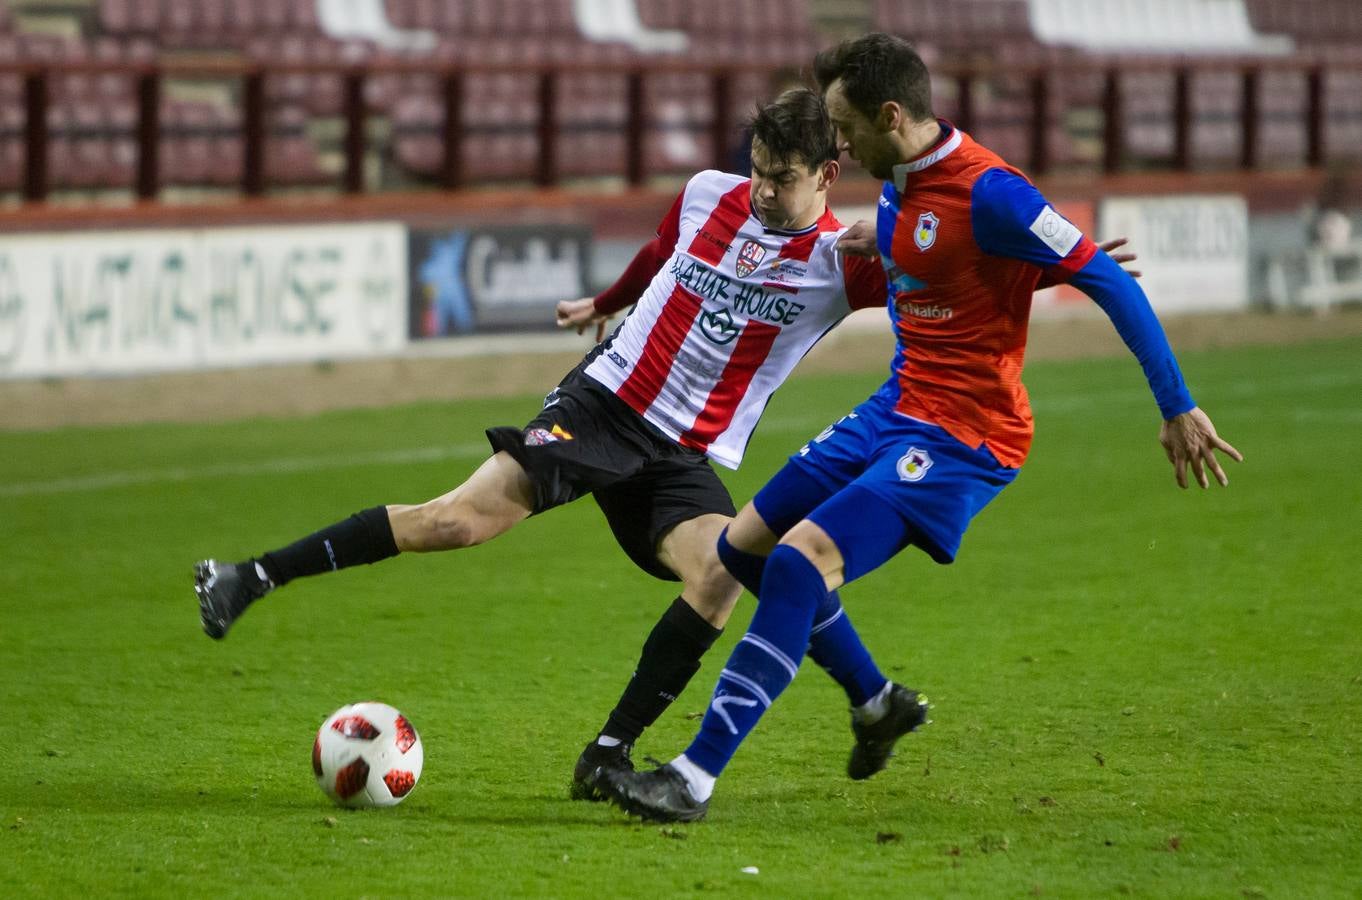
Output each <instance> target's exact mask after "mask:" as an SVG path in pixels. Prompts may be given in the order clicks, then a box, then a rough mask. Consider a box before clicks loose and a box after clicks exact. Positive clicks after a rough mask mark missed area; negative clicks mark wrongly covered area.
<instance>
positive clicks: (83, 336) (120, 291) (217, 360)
mask: <svg viewBox="0 0 1362 900" xmlns="http://www.w3.org/2000/svg"><path fill="white" fill-rule="evenodd" d="M407 308H408V297H407V236H406V228H405V227H404V226H402V225H400V224H396V223H372V224H356V225H308V226H275V227H260V228H214V229H194V230H183V229H182V230H164V231H110V232H72V233H62V234H43V235H32V236H24V237H9V236H0V378H33V377H51V376H64V375H102V374H130V373H138V372H155V371H168V370H183V369H194V368H209V367H213V368H217V367H227V366H244V365H252V364H256V363H276V362H304V361H310V360H318V359H337V358H350V357H361V356H372V355H378V354H384V353H390V352H394V351H397V350H400V349H401V348H402V347H403V346H404V345H405V343H406V337H407Z"/></svg>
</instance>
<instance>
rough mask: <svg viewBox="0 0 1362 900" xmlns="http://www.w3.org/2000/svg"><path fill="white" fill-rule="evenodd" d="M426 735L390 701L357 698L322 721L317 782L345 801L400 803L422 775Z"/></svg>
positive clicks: (315, 757)
mask: <svg viewBox="0 0 1362 900" xmlns="http://www.w3.org/2000/svg"><path fill="white" fill-rule="evenodd" d="M422 759H423V753H422V750H421V738H420V736H419V735H418V734H417V733H416V729H415V728H413V727H412V726H411V723H410V722H408V721H407V719H406V716H403V715H402V714H401V713H400V712H398V711H397V710H395V709H393V708H392V707H391V706H389V705H388V704H386V703H352V704H350V705H349V706H342V707H341V708H340V709H338V710H336V711H335V712H333V713H332V714H331V715H330V716H328V717H327V719H326V721H325V722H323V723H322V727H321V729H320V730H319V731H318V732H317V740H316V741H314V742H313V744H312V771H313V773H315V774H316V776H317V786H318V787H320V788H321V789H322V791H324V792H325V793H326V795H327V796H328V797H330V798H331V799H332V800H335V801H336V802H337V803H339V804H341V805H342V806H396V805H397V804H399V803H401V802H402V800H403V798H404V797H406V796H407V795H408V794H410V793H411V789H412V788H414V787H416V780H417V779H418V778H420V777H421V761H422Z"/></svg>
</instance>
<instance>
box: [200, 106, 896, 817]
mask: <svg viewBox="0 0 1362 900" xmlns="http://www.w3.org/2000/svg"><path fill="white" fill-rule="evenodd" d="M752 128H753V133H754V136H755V138H754V141H753V148H752V164H753V174H752V177H751V178H750V179H748V178H743V177H739V176H735V175H727V174H724V173H721V172H716V171H706V172H701V173H700V174H698V175H696V176H695V177H693V178H692V179H690V181H689V182H688V183H687V185H686V187H685V189H684V190H683V191H682V192H681V194H680V196H678V197H677V199H676V202H675V204H674V205H673V206H672V208H671V210H670V211H669V212H668V214H667V216H666V217H665V218H664V219H663V221H662V224H661V226H660V227H659V229H658V233H657V237H656V238H655V239H654V240H653V241H651V242H650V243H649V244H647V245H646V246H645V247H644V248H643V249H642V250H641V251H640V252H639V254H638V255H637V257H636V258H635V259H634V261H633V262H632V264H631V265H630V266H629V267H628V269H627V271H626V272H625V273H624V274H623V275H622V276H621V278H620V279H619V281H618V282H617V283H616V284H615V285H613V286H612V287H611V288H610V289H609V290H607V291H606V292H605V293H603V294H602V295H601V296H599V297H596V298H593V299H586V300H582V301H567V302H564V303H562V304H560V305H559V310H558V316H559V323H560V325H562V326H564V327H578V328H579V330H580V328H583V327H586V326H589V325H591V324H593V323H596V322H601V321H603V320H604V319H605V318H607V317H608V316H609V315H610V314H612V313H614V312H617V311H619V310H622V309H623V308H625V307H627V306H631V305H632V306H634V309H633V311H632V312H631V313H630V314H629V315H628V316H627V317H626V318H625V319H624V321H623V322H622V323H621V324H620V325H619V326H618V327H617V328H616V329H615V330H614V332H613V333H612V334H611V335H610V336H609V338H608V339H607V340H605V341H604V342H603V343H600V344H599V346H597V347H596V348H595V349H594V350H592V351H591V352H590V353H589V354H588V355H587V357H586V358H585V359H584V360H583V361H582V363H581V364H580V365H578V366H577V367H576V368H575V369H573V371H572V372H570V373H569V374H568V375H567V376H566V377H565V378H564V379H563V380H562V382H561V383H560V384H559V385H558V387H556V388H554V390H553V391H552V392H550V393H549V395H548V396H547V397H546V398H545V402H544V407H543V409H542V410H541V411H540V413H539V414H538V415H537V416H535V417H534V419H532V420H531V421H530V422H529V423H528V424H526V425H525V426H524V427H521V428H515V427H500V428H491V429H488V431H487V437H488V440H489V442H490V443H491V446H492V451H493V452H492V455H491V456H490V458H488V459H487V460H486V462H484V463H483V464H482V466H481V467H480V468H478V469H477V471H475V472H474V473H473V474H472V475H471V476H470V477H469V478H468V479H467V480H466V481H465V482H464V483H463V484H461V485H460V486H459V487H457V488H455V489H454V490H452V491H450V492H449V493H447V494H444V495H443V496H440V497H437V498H435V499H433V500H430V501H428V502H426V503H422V504H417V505H403V504H395V505H387V506H376V507H373V508H371V509H366V510H363V511H361V512H358V513H356V514H355V515H353V516H351V517H349V518H348V519H344V520H342V521H340V522H337V523H335V524H333V525H330V526H328V527H326V528H323V529H322V530H320V531H318V532H315V533H313V534H311V535H308V536H306V537H304V538H302V539H301V540H298V541H296V542H294V543H293V544H290V545H288V546H286V547H282V548H279V549H277V550H273V551H270V552H268V553H264V554H262V555H260V556H259V557H256V558H253V559H249V560H246V561H244V562H240V563H226V562H222V561H218V560H211V559H210V560H204V561H202V562H200V563H199V564H197V565H196V566H195V592H196V594H197V597H198V602H199V608H200V618H201V622H202V625H203V628H204V631H205V632H207V634H208V635H209V636H210V637H213V638H215V639H220V638H222V637H223V636H224V635H225V634H226V632H227V630H228V628H230V627H231V625H232V623H233V622H234V621H235V620H236V619H237V618H238V617H239V616H240V615H241V614H242V613H243V612H244V611H245V609H246V608H247V607H248V606H249V605H250V604H251V603H252V602H254V601H255V600H257V599H259V598H261V597H263V596H264V595H265V594H266V593H268V592H270V591H272V590H274V589H276V588H278V587H282V586H283V585H285V584H287V583H288V582H290V581H292V580H294V579H296V578H299V577H302V576H308V575H317V574H321V573H324V572H330V571H334V570H337V569H342V568H346V567H349V566H354V565H359V564H363V563H374V562H378V561H380V560H382V559H386V558H388V557H392V556H395V555H397V554H398V553H402V552H409V551H415V552H424V551H434V550H451V549H457V548H462V547H470V546H473V545H475V544H481V543H483V542H485V541H488V540H491V539H492V538H495V537H497V536H498V535H500V534H502V533H504V532H506V531H507V530H509V529H511V528H512V527H514V526H515V525H516V524H518V523H519V522H521V521H523V520H524V519H526V518H528V517H529V516H532V515H536V514H539V513H542V512H545V511H547V510H549V509H552V508H553V507H556V506H560V505H562V504H565V503H569V502H571V501H573V500H576V499H578V498H580V497H581V496H583V495H584V494H591V495H592V496H593V497H594V498H595V500H596V502H597V504H598V505H599V506H600V508H601V510H602V511H603V512H604V513H605V517H606V520H607V521H608V522H609V524H610V527H611V529H612V530H613V532H614V534H615V537H616V539H617V541H618V542H619V544H620V546H621V548H622V549H623V550H624V551H625V553H626V554H627V555H628V556H629V558H630V559H631V560H632V561H633V562H634V563H635V564H636V565H638V566H639V567H640V568H642V569H643V570H644V571H645V572H648V573H649V574H651V575H654V576H656V577H657V578H660V579H664V580H668V581H680V582H681V585H682V590H681V593H680V596H679V597H677V598H676V599H675V601H674V602H673V603H672V604H671V606H670V607H669V608H668V609H667V611H666V612H665V613H664V614H663V616H662V617H661V619H660V620H659V621H658V623H657V625H656V627H654V629H653V631H652V633H651V634H650V635H649V636H648V638H647V641H646V642H645V643H644V646H643V651H642V655H641V658H640V660H639V662H638V666H637V670H636V672H635V674H634V676H633V678H632V679H631V681H630V682H629V685H628V686H627V688H626V689H625V691H624V694H623V696H622V697H621V698H620V701H619V703H618V705H617V706H616V707H615V709H614V711H613V712H611V714H610V717H609V720H608V721H607V723H606V725H605V727H604V728H603V729H602V731H601V734H600V735H599V736H598V737H597V739H595V740H593V741H592V742H590V743H589V744H588V745H587V747H586V749H585V750H584V751H583V753H582V756H581V759H580V760H579V762H578V765H577V767H576V770H575V772H574V779H573V780H574V794H575V795H577V796H593V795H594V788H593V787H592V784H591V781H592V779H593V777H594V775H595V773H596V771H597V769H598V768H600V767H602V766H604V767H606V768H611V767H626V768H627V767H631V763H630V760H629V752H630V749H631V747H632V744H633V742H634V741H635V740H636V739H637V738H638V736H639V734H640V733H642V731H643V730H644V729H645V728H647V727H648V726H649V725H650V724H652V722H653V721H655V720H656V718H657V717H658V716H659V715H660V714H661V713H662V711H663V710H664V709H665V708H666V707H667V705H668V704H670V703H671V701H672V700H674V699H675V697H676V695H677V694H679V693H680V692H681V690H682V689H683V688H684V687H685V686H686V684H687V683H688V682H689V680H690V678H691V676H692V675H693V674H694V673H695V672H696V671H697V670H698V669H699V665H700V663H699V660H700V657H701V655H702V654H703V653H704V652H705V651H706V650H707V649H708V648H709V646H710V645H711V644H712V643H713V642H714V640H715V639H716V638H717V637H718V635H719V633H720V628H721V627H722V626H723V624H724V623H725V621H726V620H727V618H728V616H729V613H730V612H731V611H732V609H733V606H734V604H735V603H736V602H737V598H738V596H739V594H740V593H741V590H742V588H741V586H740V585H739V584H738V582H737V581H736V580H734V578H733V577H732V576H731V575H730V574H729V573H728V571H727V570H726V569H725V568H724V566H723V565H722V564H721V563H720V562H719V560H718V557H717V556H716V553H715V546H716V541H717V538H718V534H719V532H720V530H721V529H722V528H723V527H724V525H726V524H727V523H728V521H729V520H730V518H731V517H732V516H733V515H734V512H735V509H734V506H733V502H732V499H731V498H730V497H729V495H728V492H727V490H726V489H725V487H724V486H723V483H722V482H721V481H720V480H719V478H718V476H717V475H716V474H715V472H714V470H713V469H712V468H711V467H710V460H713V461H714V462H718V463H719V464H721V465H724V466H728V467H737V465H738V464H739V462H740V461H741V460H742V456H743V453H744V451H745V449H746V447H747V442H748V439H749V438H750V436H751V434H752V430H753V429H754V428H755V427H756V424H757V420H758V419H759V418H760V416H761V413H762V411H763V410H764V409H765V407H766V404H767V401H768V400H769V399H770V396H771V394H772V392H773V391H774V390H775V389H776V388H777V387H778V386H779V385H780V384H781V382H783V381H784V380H785V378H786V376H787V375H789V373H790V371H791V370H792V369H793V368H794V366H795V364H796V363H798V361H799V360H800V359H801V358H803V356H804V355H805V353H807V352H808V350H809V348H810V347H812V346H813V344H814V343H815V342H817V341H818V339H819V338H821V337H822V336H823V335H824V334H825V333H827V331H828V330H829V329H831V328H832V327H833V326H834V325H836V324H837V322H838V321H840V320H841V319H842V318H843V317H844V316H846V315H847V314H848V313H850V312H851V311H852V310H853V309H857V308H864V307H879V306H882V305H883V304H884V297H885V289H886V288H885V280H884V273H883V271H882V269H881V268H880V266H879V264H878V263H876V262H874V261H873V260H870V259H866V258H857V257H849V258H846V257H843V256H842V255H841V254H840V253H839V252H838V251H837V250H836V247H835V245H836V241H837V239H838V238H839V237H840V236H841V235H842V234H843V233H844V232H845V230H846V229H845V228H844V227H843V226H842V225H841V224H840V223H839V222H838V221H837V219H836V218H835V217H834V216H833V214H832V212H831V211H830V210H829V209H828V208H827V193H828V189H829V188H830V187H831V186H832V184H833V183H834V182H835V181H836V179H837V175H838V171H839V168H838V162H837V156H838V150H837V147H836V141H835V135H834V133H833V130H832V126H831V123H830V122H829V120H828V118H827V112H826V109H825V107H824V105H823V103H822V101H821V99H820V98H819V97H818V95H817V94H815V93H814V92H812V91H809V90H807V89H805V90H797V91H790V92H786V93H785V94H783V95H781V96H780V97H779V98H777V99H776V100H775V101H774V102H772V103H770V104H768V105H766V106H765V107H763V108H762V109H760V110H759V111H758V113H757V115H756V116H755V118H754V120H753V123H752ZM830 602H834V603H835V597H834V598H833V600H832V601H830ZM846 627H847V628H848V629H849V628H850V626H849V624H848V625H847V626H846ZM814 652H815V653H816V652H817V647H815V648H814ZM833 674H834V676H835V677H838V678H839V679H840V680H842V681H843V682H844V683H845V684H847V685H848V686H849V687H848V690H849V692H850V696H851V698H852V701H853V703H860V702H863V701H864V699H865V698H864V697H863V696H862V695H861V688H860V684H861V683H862V682H863V681H864V674H863V673H859V672H847V673H839V672H834V673H833ZM858 679H859V680H858Z"/></svg>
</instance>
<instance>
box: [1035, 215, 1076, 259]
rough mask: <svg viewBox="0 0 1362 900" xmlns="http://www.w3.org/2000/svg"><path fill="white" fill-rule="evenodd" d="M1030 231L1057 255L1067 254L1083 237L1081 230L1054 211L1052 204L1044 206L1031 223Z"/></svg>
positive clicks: (1063, 255)
mask: <svg viewBox="0 0 1362 900" xmlns="http://www.w3.org/2000/svg"><path fill="white" fill-rule="evenodd" d="M1031 233H1032V234H1034V235H1035V236H1036V237H1038V238H1040V239H1041V241H1042V242H1043V243H1044V244H1045V246H1047V247H1049V248H1050V249H1051V250H1053V251H1055V253H1057V254H1059V256H1060V257H1061V258H1062V257H1065V256H1068V255H1069V251H1070V250H1072V249H1073V248H1074V245H1075V244H1077V243H1078V242H1079V240H1080V239H1081V238H1082V237H1083V232H1081V231H1079V230H1078V229H1077V228H1075V227H1074V225H1073V223H1072V222H1070V221H1069V220H1068V219H1066V218H1064V217H1063V216H1061V215H1060V214H1059V213H1057V212H1055V209H1054V207H1053V206H1046V207H1045V208H1044V209H1042V210H1041V211H1040V214H1039V215H1038V216H1036V220H1035V221H1034V222H1032V223H1031Z"/></svg>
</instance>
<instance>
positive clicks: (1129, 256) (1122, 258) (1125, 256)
mask: <svg viewBox="0 0 1362 900" xmlns="http://www.w3.org/2000/svg"><path fill="white" fill-rule="evenodd" d="M1128 243H1130V239H1129V238H1123V237H1119V238H1116V239H1115V240H1114V241H1105V242H1104V243H1101V244H1098V245H1097V249H1098V250H1101V251H1103V252H1104V253H1106V254H1107V255H1108V256H1110V257H1111V258H1112V259H1114V260H1116V265H1118V266H1120V267H1121V268H1123V269H1125V270H1126V273H1127V274H1129V275H1130V277H1131V278H1139V277H1140V275H1141V272H1140V270H1139V269H1127V268H1126V263H1128V262H1134V261H1135V260H1136V259H1138V258H1139V257H1138V256H1136V255H1135V254H1134V253H1113V252H1112V251H1113V250H1116V249H1118V248H1120V247H1124V246H1125V245H1126V244H1128Z"/></svg>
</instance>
